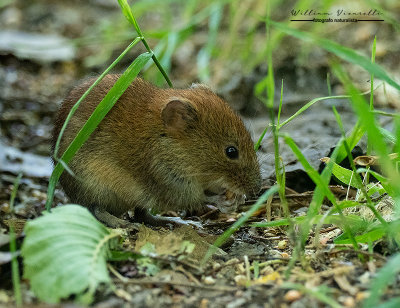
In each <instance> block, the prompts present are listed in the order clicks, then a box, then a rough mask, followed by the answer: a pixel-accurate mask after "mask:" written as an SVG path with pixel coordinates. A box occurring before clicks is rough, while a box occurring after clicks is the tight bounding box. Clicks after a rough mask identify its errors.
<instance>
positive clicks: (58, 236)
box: [21, 204, 119, 303]
mask: <svg viewBox="0 0 400 308" xmlns="http://www.w3.org/2000/svg"><path fill="white" fill-rule="evenodd" d="M24 231H25V234H26V237H25V240H24V242H23V245H22V250H21V253H22V256H23V261H24V277H25V278H27V279H29V280H30V283H31V288H32V290H33V291H34V293H35V294H36V295H37V297H38V298H39V299H40V300H42V301H45V302H48V303H58V302H59V301H60V300H61V299H62V298H66V297H68V296H70V295H72V294H76V295H78V296H84V297H85V298H86V300H89V302H90V301H91V299H92V295H93V292H94V291H95V290H96V288H97V286H98V285H99V284H100V283H110V277H109V275H108V272H107V266H106V259H107V255H108V254H109V245H110V241H111V240H112V239H113V238H115V237H116V236H118V235H119V234H118V233H116V232H112V231H110V230H109V229H107V228H106V227H105V226H104V225H102V224H101V223H100V222H99V221H97V220H96V218H94V217H93V215H92V214H91V213H90V212H89V211H88V210H87V209H86V208H84V207H82V206H79V205H73V204H71V205H68V206H62V207H58V208H56V209H54V210H53V211H52V212H51V213H47V212H46V213H44V215H43V216H42V217H39V218H37V219H35V220H33V221H30V222H28V223H27V224H26V226H25V229H24Z"/></svg>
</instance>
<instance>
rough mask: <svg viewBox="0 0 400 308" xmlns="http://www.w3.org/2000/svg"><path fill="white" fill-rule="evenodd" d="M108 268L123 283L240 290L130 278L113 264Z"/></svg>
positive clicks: (229, 288) (229, 290) (225, 290)
mask: <svg viewBox="0 0 400 308" xmlns="http://www.w3.org/2000/svg"><path fill="white" fill-rule="evenodd" d="M107 266H108V269H109V270H110V272H111V273H113V274H114V276H115V277H117V278H118V279H119V280H120V281H121V282H122V283H125V284H136V285H144V284H156V285H171V286H177V287H188V288H197V289H205V290H212V291H221V292H235V291H237V290H238V287H229V286H216V285H212V286H206V285H197V284H194V283H186V282H177V281H160V280H158V281H155V280H150V279H130V278H126V277H124V276H122V275H121V274H120V273H118V272H117V271H116V270H115V269H114V267H112V266H111V265H109V264H108V265H107Z"/></svg>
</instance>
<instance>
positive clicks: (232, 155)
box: [225, 146, 239, 159]
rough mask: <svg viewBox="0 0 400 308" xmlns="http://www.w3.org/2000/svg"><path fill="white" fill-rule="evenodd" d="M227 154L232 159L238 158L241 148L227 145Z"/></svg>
mask: <svg viewBox="0 0 400 308" xmlns="http://www.w3.org/2000/svg"><path fill="white" fill-rule="evenodd" d="M225 153H226V156H228V157H229V158H230V159H238V158H239V150H238V149H237V148H235V147H234V146H230V147H227V148H226V149H225Z"/></svg>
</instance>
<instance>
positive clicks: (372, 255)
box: [328, 249, 387, 261]
mask: <svg viewBox="0 0 400 308" xmlns="http://www.w3.org/2000/svg"><path fill="white" fill-rule="evenodd" d="M342 252H343V253H354V254H363V255H366V256H368V257H373V258H375V259H380V260H382V261H387V259H386V258H385V257H384V256H382V255H380V254H379V253H376V252H368V251H364V250H359V251H355V250H353V249H342V250H335V251H329V252H328V253H329V254H332V255H333V254H338V253H342Z"/></svg>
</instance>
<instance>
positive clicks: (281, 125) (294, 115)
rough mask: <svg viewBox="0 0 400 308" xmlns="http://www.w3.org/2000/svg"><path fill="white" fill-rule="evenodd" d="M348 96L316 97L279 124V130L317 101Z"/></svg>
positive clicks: (347, 96)
mask: <svg viewBox="0 0 400 308" xmlns="http://www.w3.org/2000/svg"><path fill="white" fill-rule="evenodd" d="M349 97H350V96H349V95H336V96H325V97H317V98H314V99H313V100H311V101H309V102H308V103H307V104H305V105H304V106H303V107H301V108H300V109H299V110H297V111H296V112H295V113H294V114H293V115H292V116H290V117H289V118H288V119H286V120H285V121H283V122H282V123H281V124H279V129H281V128H282V127H283V126H285V125H286V124H288V123H289V122H290V121H292V120H294V119H295V118H296V117H298V116H299V115H300V114H302V113H303V112H304V111H306V110H307V109H308V108H310V107H311V106H312V105H314V104H315V103H317V102H319V101H323V100H326V99H340V98H349Z"/></svg>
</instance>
